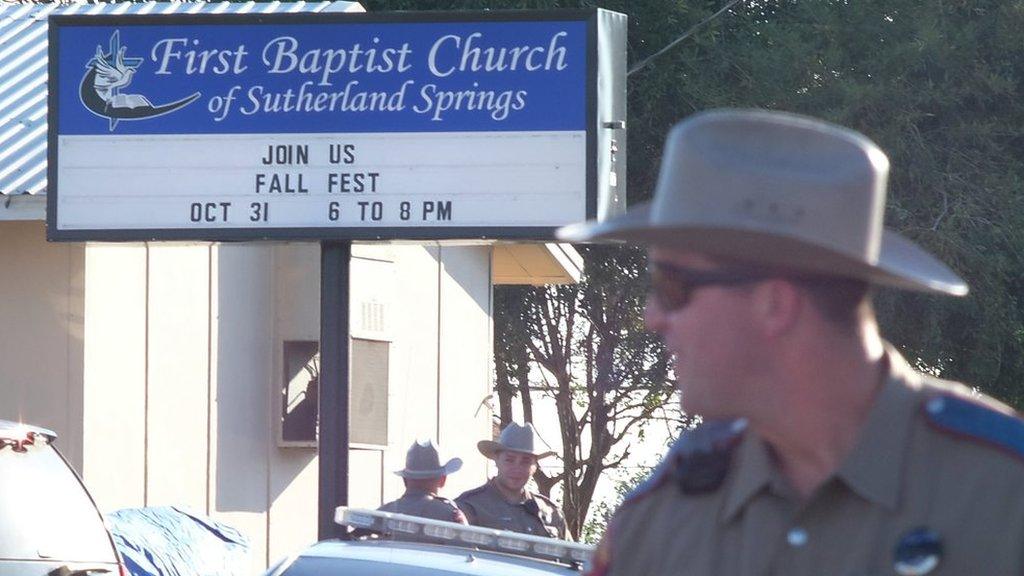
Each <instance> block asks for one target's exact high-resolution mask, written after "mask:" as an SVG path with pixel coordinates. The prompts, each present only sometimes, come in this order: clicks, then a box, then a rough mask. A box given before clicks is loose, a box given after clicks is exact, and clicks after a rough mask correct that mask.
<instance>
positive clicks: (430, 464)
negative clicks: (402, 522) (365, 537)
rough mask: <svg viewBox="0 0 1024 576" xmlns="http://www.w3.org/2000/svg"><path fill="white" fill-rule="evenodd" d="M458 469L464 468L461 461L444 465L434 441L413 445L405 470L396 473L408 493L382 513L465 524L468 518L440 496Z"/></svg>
mask: <svg viewBox="0 0 1024 576" xmlns="http://www.w3.org/2000/svg"><path fill="white" fill-rule="evenodd" d="M459 468H462V460H460V459H459V458H452V459H451V460H449V461H448V462H446V463H445V464H444V465H443V466H442V465H441V459H440V457H439V456H438V453H437V446H435V445H434V442H433V441H432V440H427V441H422V442H421V441H417V442H413V444H412V446H410V447H409V451H408V452H406V454H405V468H403V469H402V470H398V471H396V472H395V474H397V475H399V476H401V477H402V481H403V482H404V483H405V493H404V494H402V497H401V498H399V499H398V500H394V501H392V502H388V503H387V504H384V505H383V506H381V507H380V508H379V510H383V511H384V512H397V513H399V514H409V515H412V516H420V517H423V518H433V519H434V520H445V521H448V522H458V523H460V524H466V517H465V515H463V513H462V511H461V510H459V507H458V506H457V505H456V504H455V502H453V501H451V500H449V499H448V498H442V497H441V496H438V494H437V493H438V491H440V490H441V488H443V487H444V484H445V481H446V480H447V478H448V475H449V474H451V473H453V472H456V471H458V470H459Z"/></svg>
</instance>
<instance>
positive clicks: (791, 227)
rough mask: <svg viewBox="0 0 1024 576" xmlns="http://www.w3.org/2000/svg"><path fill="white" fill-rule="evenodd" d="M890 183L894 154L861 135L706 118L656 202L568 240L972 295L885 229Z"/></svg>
mask: <svg viewBox="0 0 1024 576" xmlns="http://www.w3.org/2000/svg"><path fill="white" fill-rule="evenodd" d="M888 176H889V159H888V158H887V157H886V155H885V153H884V152H882V150H881V149H880V148H879V147H878V146H876V145H875V144H874V143H873V142H871V141H870V140H868V139H867V138H866V137H864V136H863V135H861V134H859V133H857V132H854V131H852V130H849V129H846V128H842V127H840V126H836V125H834V124H829V123H827V122H823V121H821V120H817V119H814V118H809V117H806V116H798V115H795V114H787V113H782V112H768V111H764V110H715V111H709V112H703V113H699V114H695V115H693V116H691V117H690V118H688V119H686V120H685V121H683V122H681V123H679V124H678V125H676V126H675V127H674V128H673V129H672V131H671V132H670V133H669V135H668V138H667V140H666V144H665V152H664V157H663V158H662V164H661V172H660V174H659V176H658V184H657V187H656V189H655V192H654V199H653V200H652V201H651V202H649V203H645V204H641V205H638V206H636V207H635V208H633V209H631V210H629V211H627V212H626V213H625V214H623V215H621V216H618V217H614V218H610V219H608V220H606V221H604V222H584V223H580V224H573V225H570V226H566V227H563V228H561V229H560V230H559V231H558V237H559V239H561V240H566V241H569V242H593V241H609V240H618V241H625V242H630V243H636V244H649V245H657V246H664V247H666V248H670V249H672V248H675V249H682V250H688V251H694V252H701V253H704V254H708V255H711V256H719V257H726V258H734V259H740V260H743V261H746V262H750V263H752V264H760V265H766V266H779V267H784V268H786V269H792V270H794V271H796V272H806V273H809V274H818V275H828V276H840V277H847V278H853V279H859V280H864V281H867V282H869V283H871V284H878V285H886V286H893V287H897V288H904V289H909V290H917V291H921V292H934V293H941V294H951V295H954V296H963V295H965V294H967V284H966V283H965V282H964V281H963V280H962V279H961V278H960V277H959V276H957V275H956V273H954V272H953V271H952V270H950V269H949V268H948V267H947V266H946V265H945V264H943V263H942V262H940V261H939V260H938V259H937V258H935V257H934V256H932V255H931V254H929V253H927V252H925V251H924V250H923V249H922V248H920V247H918V246H917V245H916V244H914V243H913V242H911V241H910V240H908V239H906V238H904V237H902V236H900V235H899V234H897V233H895V232H893V231H891V230H886V229H884V228H883V227H882V220H883V216H884V211H885V194H886V183H887V180H888Z"/></svg>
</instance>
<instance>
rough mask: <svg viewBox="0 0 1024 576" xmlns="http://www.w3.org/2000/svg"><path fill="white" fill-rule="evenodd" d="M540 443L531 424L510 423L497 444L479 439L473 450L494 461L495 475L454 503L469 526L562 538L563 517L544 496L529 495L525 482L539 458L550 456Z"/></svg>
mask: <svg viewBox="0 0 1024 576" xmlns="http://www.w3.org/2000/svg"><path fill="white" fill-rule="evenodd" d="M542 445H543V441H542V440H541V439H540V437H539V436H538V435H537V432H536V430H534V428H533V424H531V423H529V422H527V423H526V425H525V426H520V425H519V424H516V423H515V422H512V423H511V424H509V425H508V426H506V427H505V429H504V430H502V431H501V435H500V436H499V437H498V441H497V442H495V441H493V440H481V441H480V442H478V443H477V448H478V449H479V450H480V453H481V454H483V455H484V456H486V457H488V458H490V459H492V460H494V464H495V466H496V467H497V469H498V473H497V475H495V476H494V478H491V479H490V480H489V481H487V483H486V484H484V485H483V486H480V487H477V488H474V489H472V490H469V491H466V492H463V493H462V495H460V496H459V497H458V498H456V499H455V502H456V503H457V504H458V505H459V508H461V509H462V511H463V512H465V514H466V518H467V519H468V520H469V523H470V524H473V525H475V526H485V527H487V528H497V529H499V530H512V531H515V532H524V533H526V534H534V535H538V536H550V537H552V538H561V539H563V540H564V539H565V538H566V531H565V518H564V517H563V516H562V512H561V511H560V510H559V509H558V506H556V505H555V503H554V502H552V501H551V500H549V499H548V498H547V497H546V496H543V495H541V494H536V493H533V492H530V491H529V490H527V489H526V484H527V482H529V481H530V478H531V477H532V476H533V474H534V472H536V471H537V462H538V460H540V459H541V458H546V457H548V456H552V455H554V452H551V451H542V450H541V446H542Z"/></svg>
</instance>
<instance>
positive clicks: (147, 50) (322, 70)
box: [57, 19, 587, 135]
mask: <svg viewBox="0 0 1024 576" xmlns="http://www.w3.org/2000/svg"><path fill="white" fill-rule="evenodd" d="M101 22H102V21H99V22H98V24H99V23H101ZM57 40H58V43H59V46H60V50H59V55H58V59H59V69H60V71H61V75H60V78H59V84H58V85H57V90H58V102H59V130H60V133H61V134H65V135H84V134H256V133H275V134H284V133H325V132H345V133H365V132H466V131H472V132H480V131H541V130H583V129H585V127H586V126H585V117H586V107H585V106H584V102H585V98H586V78H587V51H586V47H587V25H586V22H583V21H501V22H491V21H480V22H399V23H391V24H389V25H387V26H382V25H381V24H379V23H343V24H339V23H319V24H315V23H303V24H281V23H274V24H269V23H267V24H258V23H253V24H217V25H212V24H210V25H194V24H192V25H186V24H177V25H175V24H170V23H169V24H163V25H161V24H146V25H132V24H131V23H130V20H129V19H122V20H121V21H119V22H118V23H116V24H109V25H93V26H66V27H65V26H62V27H60V28H59V33H58V36H57ZM76 71H77V73H75V72H76Z"/></svg>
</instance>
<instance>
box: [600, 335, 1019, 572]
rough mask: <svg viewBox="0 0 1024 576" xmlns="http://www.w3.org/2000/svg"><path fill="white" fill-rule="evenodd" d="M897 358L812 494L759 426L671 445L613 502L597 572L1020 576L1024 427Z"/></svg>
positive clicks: (1004, 412) (892, 357)
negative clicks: (799, 487) (791, 476)
mask: <svg viewBox="0 0 1024 576" xmlns="http://www.w3.org/2000/svg"><path fill="white" fill-rule="evenodd" d="M888 364H889V370H890V375H889V378H888V379H887V382H886V383H885V384H884V385H883V387H882V389H881V390H880V393H879V395H878V397H877V398H876V400H875V403H874V405H873V406H872V408H871V409H870V411H869V414H868V417H867V420H866V422H865V426H864V429H863V431H862V432H861V433H860V436H859V438H858V440H857V442H856V444H855V446H854V448H853V449H852V451H851V452H850V454H849V455H848V456H847V457H846V459H845V461H844V462H843V463H842V465H841V466H840V467H839V469H838V470H837V471H836V472H835V473H834V474H833V475H832V477H831V478H829V479H828V480H827V481H826V482H825V483H824V484H823V485H822V486H821V487H820V488H819V489H818V490H817V491H816V492H815V493H814V494H813V495H812V496H811V497H810V498H808V499H801V498H799V497H798V496H797V495H796V494H795V493H794V491H793V490H792V489H791V488H790V486H789V484H788V482H787V481H786V480H785V479H784V478H783V477H782V475H781V474H780V473H779V471H778V469H777V467H776V466H775V464H774V462H773V457H772V455H771V452H770V450H769V448H768V446H767V445H766V444H765V442H764V441H763V440H762V439H761V438H759V437H758V436H757V435H756V434H755V433H753V432H752V431H745V432H736V433H735V434H734V435H733V439H732V440H731V441H724V442H718V443H717V444H716V448H715V450H714V451H713V454H715V455H716V456H719V457H721V458H719V459H717V460H716V459H715V458H711V459H706V458H705V461H703V462H699V461H696V462H695V461H691V460H688V456H687V455H686V449H685V447H684V449H682V450H680V449H674V450H673V454H670V456H669V458H667V459H666V461H665V462H664V463H663V465H664V466H663V467H662V468H661V469H660V470H659V471H658V472H656V475H657V477H654V478H652V479H651V481H650V483H649V484H648V485H647V486H646V487H642V488H641V489H640V490H639V491H638V493H636V494H634V495H633V497H632V498H630V499H628V500H627V501H626V503H625V504H623V506H622V507H620V509H619V510H618V511H617V512H616V514H615V517H614V519H613V520H612V522H611V524H610V526H609V530H608V532H607V533H606V535H605V540H604V541H603V542H602V544H601V546H600V547H599V551H598V553H597V556H596V559H595V563H594V566H593V568H592V574H594V575H598V574H603V575H614V576H644V575H655V574H658V575H661V574H686V575H687V576H701V575H705V574H707V575H712V574H714V575H725V576H732V575H736V576H754V575H780V576H781V575H786V576H800V575H804V574H806V575H812V574H813V575H815V576H818V575H836V576H866V575H882V574H932V575H967V574H986V575H1007V576H1008V575H1011V574H1014V575H1020V574H1024V559H1022V558H1024V460H1022V457H1021V454H1022V452H1024V424H1022V423H1021V421H1020V420H1019V419H1017V418H1016V417H1015V416H1014V415H1012V414H1009V413H1008V412H1007V409H1006V408H1005V407H1003V406H1002V405H999V404H998V403H996V402H995V401H993V400H990V399H987V398H985V397H981V396H979V395H976V394H973V395H972V394H971V392H970V391H969V390H967V389H966V388H964V387H962V386H960V385H958V384H952V383H948V382H942V381H939V380H935V379H932V378H927V377H924V376H921V375H919V374H916V373H915V372H913V371H912V370H911V369H910V368H909V366H907V364H906V362H905V361H903V359H902V358H900V357H899V355H898V354H897V353H895V352H894V351H892V350H890V351H889V352H888ZM723 458H724V461H725V462H726V465H725V468H723V473H722V474H721V475H720V477H719V478H718V481H715V476H716V474H715V468H716V462H719V461H723V460H722V459H723ZM708 471H710V472H708ZM702 475H703V478H702ZM688 478H689V480H690V481H688V480H687V479H688ZM694 479H696V481H695V482H694V481H693V480H694ZM687 484H688V490H687V491H686V492H684V489H683V486H684V485H687Z"/></svg>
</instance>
